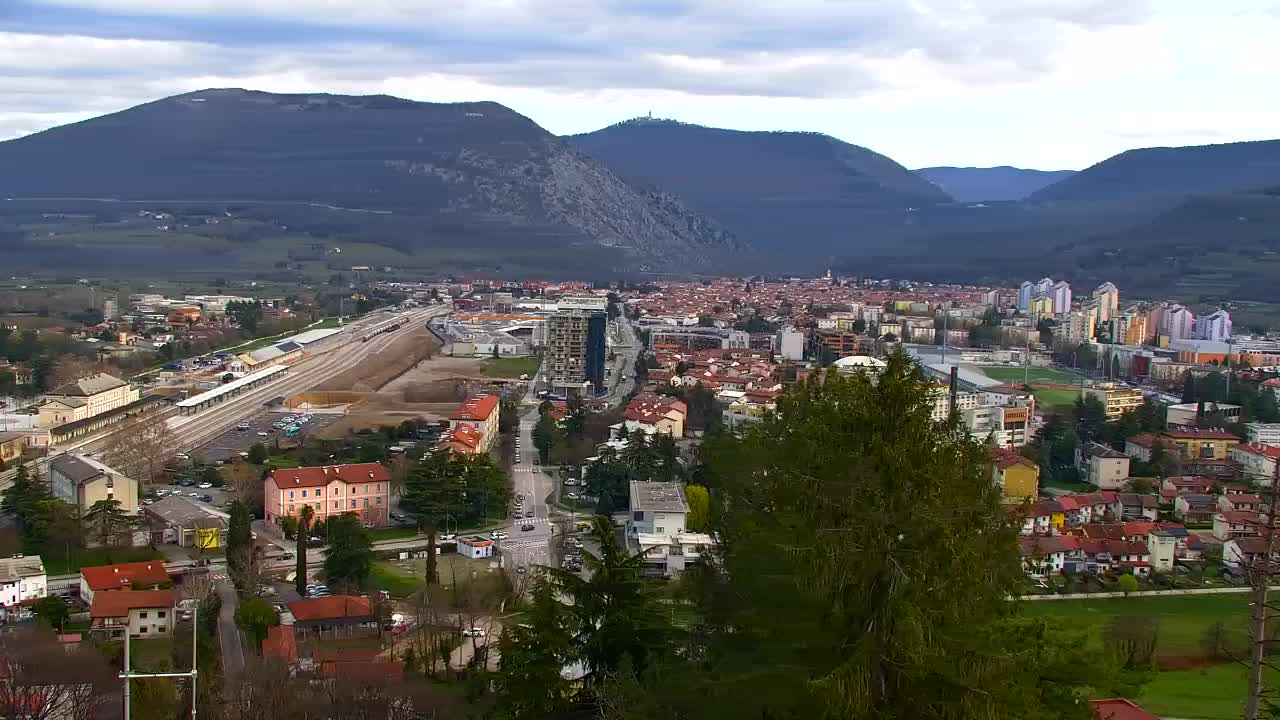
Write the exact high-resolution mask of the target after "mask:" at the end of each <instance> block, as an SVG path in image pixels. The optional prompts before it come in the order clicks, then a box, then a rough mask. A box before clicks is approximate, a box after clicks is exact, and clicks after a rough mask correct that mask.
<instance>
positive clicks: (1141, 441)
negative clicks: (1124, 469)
mask: <svg viewBox="0 0 1280 720" xmlns="http://www.w3.org/2000/svg"><path fill="white" fill-rule="evenodd" d="M1160 442H1161V440H1160V437H1159V436H1158V435H1155V434H1153V433H1139V434H1137V435H1134V436H1133V437H1131V438H1127V439H1126V440H1125V441H1124V454H1125V455H1128V456H1129V457H1131V458H1133V459H1134V460H1141V461H1142V462H1151V451H1152V450H1154V449H1155V447H1156V445H1158V444H1160Z"/></svg>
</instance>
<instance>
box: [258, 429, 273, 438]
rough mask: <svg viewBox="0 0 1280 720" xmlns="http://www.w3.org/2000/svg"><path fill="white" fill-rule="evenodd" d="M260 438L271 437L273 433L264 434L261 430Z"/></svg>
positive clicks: (259, 432)
mask: <svg viewBox="0 0 1280 720" xmlns="http://www.w3.org/2000/svg"><path fill="white" fill-rule="evenodd" d="M258 437H271V433H269V432H263V431H262V430H259V431H258Z"/></svg>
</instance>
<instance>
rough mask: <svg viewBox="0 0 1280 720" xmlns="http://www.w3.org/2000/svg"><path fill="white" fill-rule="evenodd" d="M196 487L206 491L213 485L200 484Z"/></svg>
mask: <svg viewBox="0 0 1280 720" xmlns="http://www.w3.org/2000/svg"><path fill="white" fill-rule="evenodd" d="M196 487H198V488H200V489H201V490H208V489H209V488H211V487H213V483H200V484H199V485H197V486H196Z"/></svg>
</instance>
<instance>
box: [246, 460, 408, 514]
mask: <svg viewBox="0 0 1280 720" xmlns="http://www.w3.org/2000/svg"><path fill="white" fill-rule="evenodd" d="M262 484H263V498H264V501H263V507H264V508H265V509H266V520H267V522H274V523H279V522H280V518H282V517H297V515H298V513H299V512H301V510H302V508H303V506H306V505H310V506H311V509H312V511H313V512H314V513H315V519H316V520H322V519H327V518H330V517H336V516H338V515H342V514H344V513H355V514H356V515H359V516H360V521H361V522H362V523H365V524H368V525H375V526H378V525H386V524H387V519H388V517H389V511H390V508H391V471H390V470H388V469H387V467H386V466H385V465H381V464H379V463H354V464H350V465H319V466H315V467H300V468H278V469H276V470H272V471H271V472H270V473H268V474H267V478H266V479H265V480H263V481H262Z"/></svg>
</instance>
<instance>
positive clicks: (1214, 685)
mask: <svg viewBox="0 0 1280 720" xmlns="http://www.w3.org/2000/svg"><path fill="white" fill-rule="evenodd" d="M1277 681H1280V673H1276V672H1269V673H1268V680H1267V683H1266V684H1267V685H1268V686H1270V687H1275V686H1276V682H1277ZM1248 684H1249V683H1248V678H1247V676H1246V674H1245V668H1244V666H1242V665H1238V664H1236V663H1224V664H1222V665H1214V666H1211V667H1206V668H1200V669H1198V670H1172V671H1166V672H1161V673H1156V676H1155V678H1154V679H1153V680H1152V681H1151V682H1150V683H1147V684H1146V685H1144V686H1143V688H1142V694H1141V695H1140V696H1139V697H1138V698H1137V702H1138V703H1139V704H1141V705H1142V706H1143V707H1144V708H1146V709H1147V710H1148V711H1149V712H1153V713H1155V714H1156V715H1159V716H1161V717H1176V718H1195V719H1196V720H1236V718H1239V717H1240V716H1241V713H1242V712H1243V708H1244V697H1245V693H1246V691H1247V689H1248Z"/></svg>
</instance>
